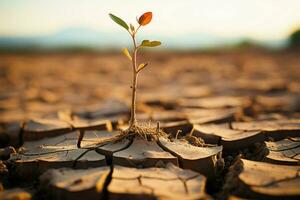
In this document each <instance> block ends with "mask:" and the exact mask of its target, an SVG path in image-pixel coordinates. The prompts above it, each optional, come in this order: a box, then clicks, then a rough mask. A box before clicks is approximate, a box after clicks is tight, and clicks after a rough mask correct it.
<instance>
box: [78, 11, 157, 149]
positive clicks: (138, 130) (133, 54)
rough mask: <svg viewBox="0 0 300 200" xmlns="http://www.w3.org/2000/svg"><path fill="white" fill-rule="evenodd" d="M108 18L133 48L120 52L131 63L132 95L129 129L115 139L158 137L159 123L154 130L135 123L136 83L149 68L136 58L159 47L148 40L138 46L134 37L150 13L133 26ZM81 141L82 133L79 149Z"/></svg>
mask: <svg viewBox="0 0 300 200" xmlns="http://www.w3.org/2000/svg"><path fill="white" fill-rule="evenodd" d="M109 16H110V18H111V19H112V20H113V21H114V22H115V23H117V24H118V25H120V26H121V27H122V28H124V29H125V30H126V31H127V32H128V33H129V35H130V36H131V39H132V43H133V48H132V50H131V51H129V50H128V49H127V48H124V49H123V50H122V52H123V54H124V55H125V56H126V57H127V58H128V59H129V60H130V61H131V64H132V85H131V89H132V95H131V116H130V121H129V127H128V128H127V129H126V130H123V131H121V134H120V135H118V136H117V137H116V140H117V139H122V138H124V137H127V136H131V135H136V134H138V135H140V136H142V137H143V138H145V139H148V138H149V136H150V137H152V136H153V135H159V134H162V133H163V132H162V131H160V129H159V123H157V127H156V128H151V127H146V126H143V125H139V124H138V123H137V119H136V93H137V81H138V75H139V73H141V72H142V70H143V69H145V68H146V67H147V66H149V62H144V63H140V64H139V63H138V61H137V57H138V51H139V50H140V49H142V48H147V47H157V46H159V45H161V42H160V41H150V40H143V41H142V42H141V43H140V44H138V43H137V40H136V35H137V33H138V32H139V30H140V28H142V27H143V26H146V25H148V24H149V23H150V22H151V20H152V12H146V13H144V14H142V15H141V16H140V17H139V18H137V19H136V21H137V23H138V25H137V26H134V25H133V24H131V23H130V24H129V25H128V24H127V23H126V22H125V21H124V20H122V19H121V18H119V17H117V16H115V15H113V14H111V13H110V14H109ZM82 139H83V133H80V136H79V139H78V143H77V146H78V147H80V142H81V140H82Z"/></svg>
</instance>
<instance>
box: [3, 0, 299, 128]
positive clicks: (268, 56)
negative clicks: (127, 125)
mask: <svg viewBox="0 0 300 200" xmlns="http://www.w3.org/2000/svg"><path fill="white" fill-rule="evenodd" d="M146 11H152V12H153V20H152V22H151V23H150V24H149V25H147V26H145V27H142V29H141V31H140V32H139V35H138V40H142V39H149V40H160V41H162V46H160V47H157V48H153V49H151V51H149V50H148V49H147V50H148V51H147V50H142V51H140V54H139V57H138V62H139V63H140V62H147V61H150V64H149V66H147V68H145V70H144V71H143V73H142V74H141V75H140V76H139V83H138V88H139V91H138V98H137V101H138V103H139V104H141V105H139V106H138V109H140V110H139V112H142V111H144V112H148V113H152V112H153V111H152V109H153V107H152V106H153V105H160V103H159V102H167V103H165V104H163V103H161V104H163V106H162V107H163V108H161V107H159V110H160V111H161V110H164V109H165V108H173V109H175V110H178V109H180V108H181V107H180V105H178V103H180V102H181V101H184V102H185V100H186V99H190V98H192V99H194V100H195V102H198V101H199V102H202V101H205V102H206V103H204V104H203V103H199V102H198V103H196V106H194V107H197V108H198V109H200V110H203V109H204V110H205V109H209V111H207V110H205V112H204V111H203V112H204V113H205V114H204V115H205V116H206V117H207V116H208V115H207V113H214V112H213V111H212V110H211V109H220V108H221V109H223V108H224V109H227V108H231V107H234V108H237V110H234V114H237V115H239V116H241V112H240V111H242V112H243V113H244V114H245V115H246V114H247V115H248V116H252V117H256V115H257V113H259V114H266V113H271V114H274V112H276V113H275V115H268V116H271V118H272V117H274V116H276V117H278V113H279V114H283V115H284V116H286V115H287V114H293V115H294V114H295V112H298V111H300V70H299V64H300V53H299V46H300V45H299V44H300V42H299V41H300V36H299V35H300V31H299V29H298V28H299V27H300V12H299V11H300V1H298V0H276V1H275V0H263V1H261V0H243V1H240V0H227V1H219V0H186V1H174V0H151V1H148V0H109V1H104V0H86V1H82V0H64V1H61V0H51V1H49V0H0V18H1V20H0V127H1V124H2V123H4V124H6V123H11V122H20V121H24V120H28V119H31V118H37V117H42V118H43V117H47V116H49V115H50V116H55V115H56V114H57V113H58V112H60V111H62V110H69V111H70V113H75V114H76V115H80V116H83V117H90V118H94V117H96V118H97V117H103V116H102V115H101V113H102V114H103V112H107V113H108V115H109V116H111V112H113V113H119V112H121V113H124V109H125V111H129V106H130V96H131V89H130V84H131V80H132V79H131V78H132V71H131V70H132V69H131V63H130V62H129V61H128V59H127V58H126V57H125V56H124V55H122V53H121V49H122V48H124V47H128V48H129V49H130V47H131V45H132V44H131V39H130V36H129V34H128V33H127V32H126V31H125V30H124V29H123V28H122V27H120V26H118V25H117V24H115V23H114V22H113V21H112V20H111V19H110V18H109V16H108V14H109V13H113V14H115V15H117V16H119V17H121V18H123V19H124V20H125V21H126V22H127V23H134V24H136V17H138V16H140V15H141V14H143V13H144V12H146ZM240 97H242V99H240ZM203 98H206V99H204V100H203ZM244 98H245V99H246V100H245V99H244ZM249 102H250V104H248V103H249ZM188 104H189V103H188ZM244 104H246V106H245V107H244ZM170 105H173V107H172V106H171V107H170ZM164 106H165V107H164ZM124 107H125V108H124ZM187 107H189V105H187ZM241 107H242V108H241ZM122 109H123V110H122ZM103 110H104V111H103ZM120 110H121V111H120ZM179 112H182V111H179ZM201 112H202V111H201ZM216 112H221V113H224V112H225V111H223V110H221V111H216ZM226 112H227V111H226ZM230 112H231V111H230ZM99 113H100V114H99ZM107 113H106V114H107ZM218 115H219V114H218ZM106 117H107V115H106ZM115 118H116V117H115ZM263 118H266V117H265V116H263ZM246 119H248V118H243V119H242V120H246ZM240 120H241V118H240Z"/></svg>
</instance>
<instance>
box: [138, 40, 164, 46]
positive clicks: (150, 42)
mask: <svg viewBox="0 0 300 200" xmlns="http://www.w3.org/2000/svg"><path fill="white" fill-rule="evenodd" d="M159 45H161V42H160V41H149V40H143V41H142V44H141V46H142V47H157V46H159Z"/></svg>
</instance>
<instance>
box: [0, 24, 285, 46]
mask: <svg viewBox="0 0 300 200" xmlns="http://www.w3.org/2000/svg"><path fill="white" fill-rule="evenodd" d="M141 38H145V39H153V40H161V41H162V43H163V45H162V48H175V49H201V48H214V47H224V46H232V45H237V44H239V43H241V42H242V41H244V40H247V39H246V38H224V37H219V36H215V35H211V34H206V33H192V34H182V35H179V36H173V37H167V36H161V35H141ZM247 41H248V40H247ZM250 41H251V42H253V43H257V44H260V45H262V46H267V47H271V48H280V47H284V46H285V45H286V41H285V40H278V41H256V40H250ZM130 44H131V41H130V38H129V37H128V35H127V34H126V33H124V32H101V31H95V30H92V29H87V28H69V29H66V30H63V31H60V32H58V33H55V34H51V35H44V36H32V37H1V36H0V50H2V51H3V50H4V51H5V50H56V49H72V48H75V49H76V48H84V49H97V50H105V49H108V48H109V49H115V48H118V49H119V48H121V47H124V46H129V45H130Z"/></svg>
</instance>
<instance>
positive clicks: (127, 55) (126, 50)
mask: <svg viewBox="0 0 300 200" xmlns="http://www.w3.org/2000/svg"><path fill="white" fill-rule="evenodd" d="M122 53H123V54H124V55H125V56H126V57H127V58H128V59H129V60H132V57H131V55H130V53H129V51H128V49H127V48H124V49H123V50H122Z"/></svg>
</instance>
